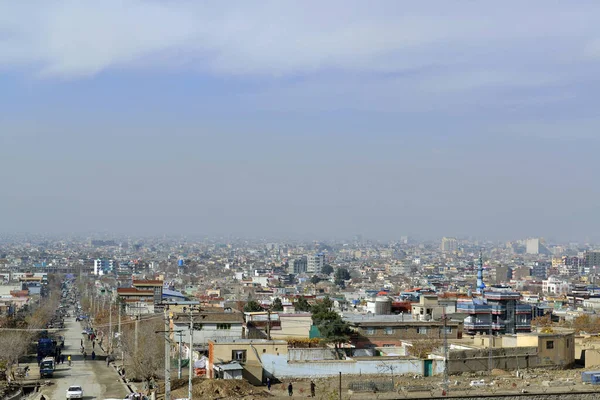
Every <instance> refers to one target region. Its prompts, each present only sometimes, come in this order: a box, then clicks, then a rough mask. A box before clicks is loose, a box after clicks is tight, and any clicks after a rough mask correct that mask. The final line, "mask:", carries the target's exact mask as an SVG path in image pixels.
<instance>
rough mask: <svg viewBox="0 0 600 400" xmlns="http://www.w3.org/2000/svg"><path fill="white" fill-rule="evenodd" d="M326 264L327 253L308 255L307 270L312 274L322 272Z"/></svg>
mask: <svg viewBox="0 0 600 400" xmlns="http://www.w3.org/2000/svg"><path fill="white" fill-rule="evenodd" d="M324 265H325V255H324V254H323V253H318V254H312V255H309V256H308V257H307V268H306V272H308V273H310V274H320V273H321V270H322V269H323V266H324Z"/></svg>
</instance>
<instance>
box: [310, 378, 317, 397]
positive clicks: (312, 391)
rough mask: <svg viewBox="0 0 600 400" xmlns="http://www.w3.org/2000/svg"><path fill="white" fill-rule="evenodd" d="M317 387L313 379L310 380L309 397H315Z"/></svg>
mask: <svg viewBox="0 0 600 400" xmlns="http://www.w3.org/2000/svg"><path fill="white" fill-rule="evenodd" d="M316 387H317V385H315V381H310V397H315V388H316Z"/></svg>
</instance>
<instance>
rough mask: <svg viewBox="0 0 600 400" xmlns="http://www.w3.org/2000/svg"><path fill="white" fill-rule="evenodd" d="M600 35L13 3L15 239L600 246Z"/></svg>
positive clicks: (483, 23) (1, 142) (401, 17)
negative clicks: (99, 236) (165, 236)
mask: <svg viewBox="0 0 600 400" xmlns="http://www.w3.org/2000/svg"><path fill="white" fill-rule="evenodd" d="M599 20H600V3H598V2H594V1H579V2H576V3H572V2H559V1H529V2H517V1H514V2H511V1H507V2H448V1H438V2H435V1H433V2H428V3H427V5H426V6H424V5H421V3H418V2H417V3H415V2H404V1H376V2H361V1H352V0H350V1H348V0H345V1H329V2H316V1H303V2H291V1H264V2H246V1H238V2H222V1H214V2H210V1H206V2H192V1H170V2H166V1H164V2H162V1H137V0H128V1H116V0H104V1H102V2H91V1H90V2H86V1H60V2H58V1H44V2H33V1H19V2H10V1H4V2H0V180H1V187H2V193H3V195H2V196H1V197H0V210H1V211H0V220H1V221H2V227H1V228H0V230H3V231H7V232H10V231H28V232H84V231H85V232H87V231H92V230H99V231H114V232H116V233H147V234H161V233H175V232H182V233H197V234H241V235H245V236H263V235H267V236H271V237H274V236H277V235H286V236H303V237H315V238H327V237H350V236H352V235H354V234H357V233H362V234H363V235H365V236H368V237H374V238H381V239H395V238H398V237H400V236H401V235H413V236H419V237H423V238H430V237H431V238H433V237H438V236H444V235H448V236H449V235H457V236H462V235H468V236H474V237H487V238H491V239H501V240H504V239H516V238H524V237H528V236H544V237H548V238H551V239H556V240H580V241H583V240H587V239H589V240H599V239H600V237H599V236H600V235H598V234H597V232H596V229H595V227H596V226H597V225H598V223H599V222H600V211H598V210H597V206H596V205H597V204H598V200H599V199H600V193H599V191H600V189H599V187H598V185H595V184H594V182H595V178H596V176H597V172H598V170H599V168H598V165H597V161H596V158H597V153H598V151H599V150H600V146H599V142H598V140H599V135H598V127H599V117H598V113H597V111H596V109H597V102H596V100H597V97H598V95H597V93H598V90H599V89H600V82H598V78H597V71H598V69H599V67H600V28H599V27H600V21H599Z"/></svg>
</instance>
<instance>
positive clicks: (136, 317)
mask: <svg viewBox="0 0 600 400" xmlns="http://www.w3.org/2000/svg"><path fill="white" fill-rule="evenodd" d="M139 324H140V316H139V315H136V316H135V354H137V352H138V328H139Z"/></svg>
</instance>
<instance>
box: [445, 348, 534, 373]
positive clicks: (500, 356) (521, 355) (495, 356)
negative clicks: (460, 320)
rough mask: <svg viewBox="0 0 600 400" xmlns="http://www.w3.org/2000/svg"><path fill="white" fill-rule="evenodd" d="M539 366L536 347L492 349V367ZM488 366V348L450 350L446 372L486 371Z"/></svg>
mask: <svg viewBox="0 0 600 400" xmlns="http://www.w3.org/2000/svg"><path fill="white" fill-rule="evenodd" d="M538 366H540V363H539V358H538V356H537V347H516V348H512V349H508V348H502V349H492V368H498V369H503V370H512V369H517V368H520V369H523V368H536V367H538ZM488 368H489V350H488V349H477V350H461V351H452V352H450V355H449V361H448V372H449V373H451V374H454V373H461V372H475V371H487V370H488Z"/></svg>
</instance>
